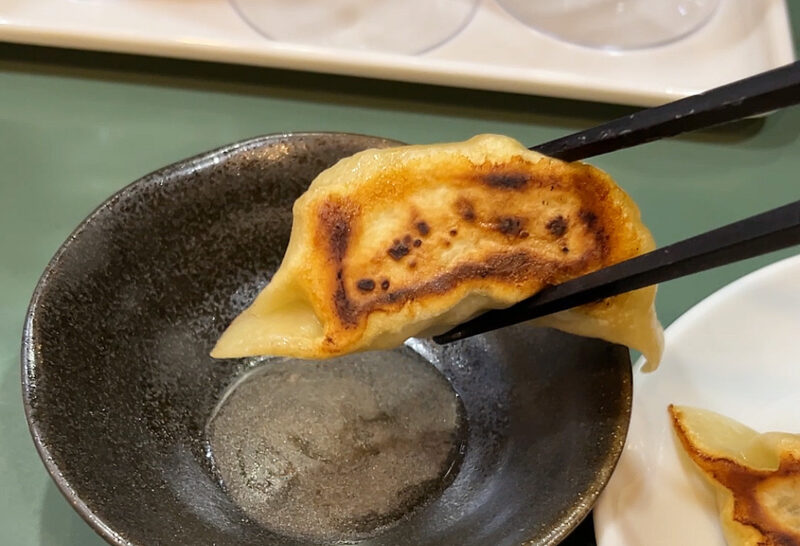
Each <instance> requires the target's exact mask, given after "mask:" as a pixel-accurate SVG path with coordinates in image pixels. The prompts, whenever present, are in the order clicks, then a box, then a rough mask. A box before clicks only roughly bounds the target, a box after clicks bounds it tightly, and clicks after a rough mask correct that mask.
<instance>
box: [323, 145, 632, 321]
mask: <svg viewBox="0 0 800 546" xmlns="http://www.w3.org/2000/svg"><path fill="white" fill-rule="evenodd" d="M542 161H543V162H544V163H542V165H539V164H537V163H530V162H528V161H527V160H525V159H523V158H522V157H521V156H512V157H511V158H510V159H509V160H508V161H506V162H504V163H502V164H497V163H489V162H486V163H483V164H480V165H474V164H472V163H469V162H468V161H461V160H459V161H457V162H455V164H454V165H450V164H448V165H447V166H446V167H445V168H443V169H442V173H441V174H439V173H437V176H440V179H438V180H435V181H434V182H431V181H428V182H425V183H423V182H419V183H417V182H413V181H412V182H410V183H407V184H405V185H404V186H403V187H402V191H404V192H407V193H406V194H402V193H401V194H398V195H395V196H394V198H395V199H399V200H400V201H397V202H398V203H403V202H404V201H403V199H405V198H412V199H413V195H414V192H415V191H418V190H420V188H422V189H424V188H430V187H446V188H448V189H449V190H451V192H450V193H451V194H452V195H448V198H449V199H452V201H450V204H449V205H448V204H447V203H440V202H432V203H426V202H415V203H413V204H405V205H402V204H400V205H399V206H405V207H406V208H407V209H408V212H407V214H408V218H409V220H408V221H407V222H408V223H406V224H404V225H405V226H406V227H405V230H407V231H405V232H403V231H400V232H396V233H394V234H393V235H390V237H392V238H391V239H389V240H388V241H386V242H385V243H384V246H383V247H382V250H381V251H380V254H379V255H377V256H375V257H372V258H370V259H369V263H370V266H369V267H366V266H362V267H361V268H360V269H358V268H357V269H358V270H352V271H350V270H348V267H350V266H348V262H349V263H350V264H351V266H352V263H353V261H352V259H351V260H348V250H349V247H348V243H349V241H350V239H351V238H352V237H356V238H359V237H364V238H369V237H370V234H369V228H368V226H364V230H365V232H364V233H360V232H359V231H358V230H357V229H356V228H355V227H354V225H353V224H354V223H355V222H357V221H358V220H359V219H360V217H359V215H363V214H364V213H365V211H370V210H373V208H374V210H377V211H382V210H389V209H391V208H392V207H393V206H395V204H394V203H387V202H380V201H379V200H378V199H374V198H372V196H371V195H369V194H359V193H358V192H354V193H353V194H351V195H349V196H348V197H347V198H343V197H340V196H330V197H328V198H327V199H326V200H325V201H324V202H323V203H322V204H321V205H319V214H318V218H319V223H318V227H317V229H318V230H319V233H318V234H317V238H318V239H319V238H322V239H327V245H326V246H327V248H328V249H329V255H330V261H331V263H332V264H333V267H332V269H331V273H330V274H331V275H332V276H333V277H334V281H333V282H334V287H335V290H334V291H333V302H332V303H333V305H332V307H333V309H332V310H333V312H334V314H335V318H336V319H338V322H340V323H341V325H342V326H344V327H345V328H348V329H349V328H354V327H359V325H361V326H363V325H364V324H365V320H366V317H367V316H368V315H369V314H370V313H373V312H375V311H378V310H382V311H385V310H391V309H390V308H396V307H397V306H399V305H402V304H404V303H406V302H409V301H413V300H419V299H423V298H425V297H427V296H431V295H438V294H442V293H444V292H446V291H448V290H453V289H454V288H456V287H458V286H459V285H461V284H465V283H470V282H472V281H480V280H481V279H492V280H493V281H496V282H499V283H505V284H506V285H510V286H511V285H513V286H515V287H516V288H518V289H522V290H529V291H535V290H539V289H541V288H542V287H543V286H545V285H546V284H548V283H552V284H554V283H557V282H561V281H563V280H564V279H565V278H569V277H572V276H577V275H580V274H583V273H586V272H589V271H591V270H594V269H597V268H599V267H602V266H603V265H604V263H605V262H606V261H608V260H609V259H612V260H616V261H619V259H620V258H614V257H613V256H611V253H610V249H611V248H612V245H611V244H610V243H611V241H610V240H609V236H608V235H607V230H606V226H605V222H606V221H609V219H611V221H613V217H614V214H615V212H614V210H612V209H613V207H612V205H611V204H609V203H607V202H606V196H607V194H608V189H607V188H606V187H605V186H606V185H608V184H612V182H609V181H607V180H606V179H603V178H602V177H601V175H594V174H593V171H592V170H591V168H590V167H587V166H583V165H579V164H564V163H561V162H550V160H547V159H545V160H542ZM382 176H386V177H388V179H403V180H408V177H409V176H410V175H409V173H407V172H405V171H403V170H398V172H397V173H388V174H386V173H384V174H383V175H382ZM425 184H428V185H427V186H425ZM372 186H373V184H366V187H372ZM556 189H557V190H558V191H555V190H556ZM509 191H513V192H514V193H513V194H510V193H509ZM542 192H546V195H547V196H548V197H547V200H551V199H552V200H556V201H558V199H559V198H560V197H559V195H562V194H563V195H566V196H567V197H565V198H564V199H567V201H565V202H568V204H569V205H568V206H567V205H563V206H562V209H564V210H565V211H569V214H567V213H566V212H564V213H557V214H555V215H553V214H552V213H550V214H548V215H547V216H546V217H541V216H540V215H541V214H542V212H541V210H542V207H540V206H539V204H538V203H539V201H540V197H541V196H542ZM553 192H555V193H553ZM559 192H560V193H559ZM446 195H447V194H446ZM563 195H562V197H563ZM565 207H566V208H565ZM545 208H548V207H545ZM526 211H527V212H526ZM443 215H444V216H443ZM362 223H364V222H362ZM610 227H611V228H612V229H611V231H612V232H613V227H614V226H610ZM434 233H438V234H441V235H440V236H439V237H433V236H432V234H434ZM533 233H536V236H535V237H534V236H533V235H532V234H533ZM376 235H378V236H383V237H385V236H386V235H387V234H386V233H380V234H378V233H376ZM624 236H625V235H623V237H624ZM498 237H500V238H499V239H498ZM493 238H494V239H493ZM358 240H361V239H358ZM480 241H487V244H486V245H484V246H485V248H484V247H481V248H482V249H483V250H482V251H481V252H484V255H482V256H481V255H476V253H474V252H473V253H472V254H470V256H469V257H467V258H464V259H463V260H461V261H459V260H458V259H457V260H456V261H449V262H447V263H439V260H440V258H439V257H440V255H441V253H442V252H445V251H448V249H451V248H452V247H453V245H454V244H458V245H461V247H462V248H463V247H464V245H466V247H467V248H468V249H469V250H468V252H470V251H472V249H473V248H476V247H478V246H480V245H479V243H480ZM354 244H355V245H356V246H358V243H354ZM547 245H551V246H552V251H547V250H546V248H547ZM621 250H622V251H623V252H625V249H621ZM354 252H356V253H357V252H358V250H356V251H354ZM624 257H628V256H624ZM624 257H623V258H624ZM460 258H463V257H460ZM460 258H459V259H460ZM356 261H357V260H356ZM393 264H396V265H393ZM401 264H402V270H398V269H396V267H398V266H400V265H401ZM350 275H352V276H350ZM396 276H397V277H396ZM415 276H416V277H419V279H420V280H419V281H418V282H417V281H415ZM348 278H349V279H350V280H349V286H350V287H351V290H352V295H351V293H349V292H348V290H347V286H348V280H347V279H348ZM395 281H398V282H395ZM378 287H379V288H380V290H377V288H378ZM390 287H391V288H390ZM523 287H524V288H523Z"/></svg>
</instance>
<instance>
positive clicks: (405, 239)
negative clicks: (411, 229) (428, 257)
mask: <svg viewBox="0 0 800 546" xmlns="http://www.w3.org/2000/svg"><path fill="white" fill-rule="evenodd" d="M412 241H413V238H412V237H411V235H406V236H405V237H403V244H404V245H406V246H409V245H411V242H412Z"/></svg>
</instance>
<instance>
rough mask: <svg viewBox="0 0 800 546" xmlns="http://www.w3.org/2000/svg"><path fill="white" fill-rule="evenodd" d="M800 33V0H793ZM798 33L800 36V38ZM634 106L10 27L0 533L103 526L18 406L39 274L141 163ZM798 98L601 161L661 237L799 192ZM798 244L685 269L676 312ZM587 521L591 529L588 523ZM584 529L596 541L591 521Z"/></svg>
mask: <svg viewBox="0 0 800 546" xmlns="http://www.w3.org/2000/svg"><path fill="white" fill-rule="evenodd" d="M790 4H791V9H792V10H793V15H794V17H793V20H794V21H795V24H794V35H795V37H797V36H800V24H798V23H797V21H800V5H798V4H800V3H795V2H791V3H790ZM796 41H797V39H796ZM630 111H632V110H631V109H629V108H626V107H620V106H609V105H603V104H594V103H588V102H575V101H567V100H560V99H551V98H542V97H529V96H521V95H511V94H505V93H489V92H478V91H468V90H460V89H451V88H443V87H434V86H425V85H411V84H398V83H390V82H381V81H373V80H365V79H357V78H346V77H332V76H322V75H315V74H308V73H302V72H291V71H283V70H270V69H254V68H247V67H238V66H230V65H222V64H209V63H197V62H185V61H176V60H165V59H153V58H144V57H132V56H124V55H113V54H103V53H89V52H80V51H66V50H58V49H49V48H37V47H28V46H18V45H11V44H2V43H0V167H1V170H0V257H1V258H0V544H2V545H9V546H34V545H42V546H98V545H100V544H105V543H104V542H103V541H102V540H101V539H100V538H99V537H98V536H96V535H95V534H94V532H93V531H92V530H91V529H90V527H89V526H88V525H87V524H85V523H84V522H83V520H82V519H81V518H80V517H79V516H78V515H77V514H76V513H75V512H74V511H73V510H72V509H71V508H70V506H69V505H68V503H67V502H66V501H65V500H64V499H63V498H62V496H61V494H60V493H59V491H58V490H57V489H56V487H55V485H54V484H53V482H52V481H51V480H50V478H49V477H48V475H47V473H46V472H45V469H44V466H43V465H42V463H41V462H40V460H39V458H38V456H37V454H36V451H35V450H34V447H33V443H32V441H31V439H30V436H29V433H28V429H27V425H26V423H25V418H24V416H23V410H22V400H21V394H20V371H19V352H20V337H21V331H22V323H23V318H24V315H25V311H26V307H27V304H28V301H29V298H30V296H31V293H32V291H33V289H34V286H35V284H36V282H37V280H38V278H39V275H40V274H41V272H42V270H43V268H44V267H45V265H46V264H47V262H48V261H49V260H50V258H51V256H52V255H53V253H54V252H55V250H56V249H57V248H58V246H59V245H60V244H61V243H62V242H63V241H64V239H65V238H66V237H67V235H68V234H69V233H70V231H71V230H72V229H73V228H74V227H75V226H76V225H77V224H78V222H80V221H81V220H82V219H83V218H84V217H85V216H86V215H87V214H88V213H89V212H90V211H91V210H92V209H93V208H94V207H95V206H97V205H98V204H99V203H100V202H101V201H103V200H104V199H105V198H106V197H108V196H109V195H110V194H112V193H113V192H114V191H116V190H118V189H120V188H121V187H123V186H124V185H126V184H128V183H129V182H131V181H133V180H135V179H136V178H138V177H140V176H142V175H144V174H146V173H148V172H150V171H152V170H155V169H157V168H159V167H161V166H164V165H166V164H169V163H172V162H174V161H177V160H179V159H182V158H184V157H187V156H190V155H194V154H196V153H199V152H202V151H204V150H207V149H211V148H214V147H217V146H220V145H223V144H226V143H230V142H233V141H236V140H239V139H244V138H248V137H252V136H256V135H260V134H266V133H277V132H286V131H319V130H321V131H348V132H356V133H366V134H373V135H381V136H385V137H390V138H395V139H398V140H401V141H405V142H409V143H427V142H436V141H449V140H462V139H465V138H468V137H469V136H471V135H473V134H476V133H483V132H494V133H503V134H507V135H510V136H513V137H515V138H517V139H519V140H521V141H522V142H525V143H527V144H529V145H533V144H536V143H539V142H542V141H545V140H548V139H551V138H555V137H558V136H560V135H563V134H565V133H568V132H572V131H575V130H578V129H581V128H585V127H588V126H591V125H593V124H596V123H598V122H601V121H603V120H606V119H610V118H613V117H617V116H619V115H623V114H625V113H628V112H630ZM798 135H800V108H794V109H789V110H784V111H780V112H777V113H775V114H773V115H772V116H770V117H769V118H767V119H766V120H751V121H746V122H741V123H738V124H734V125H731V126H728V127H725V128H720V129H716V130H710V131H706V132H702V133H697V134H693V135H691V136H685V137H681V138H675V139H672V140H668V141H661V142H657V143H652V144H649V145H646V146H642V147H639V148H636V149H632V150H626V151H622V152H617V153H614V154H611V155H608V156H605V157H599V158H597V159H595V160H593V161H592V162H593V163H594V164H596V165H598V166H599V167H601V168H603V169H606V170H607V171H608V172H610V173H611V174H612V175H613V176H614V177H615V178H616V180H617V181H618V182H619V184H620V185H621V186H622V187H623V188H624V189H625V190H626V191H628V192H629V193H630V194H631V195H632V196H633V198H634V199H635V200H636V202H637V203H638V204H639V206H640V207H641V209H642V212H643V216H644V219H645V221H646V223H647V225H648V226H649V227H650V228H651V229H652V231H653V233H654V235H655V237H656V240H657V241H658V242H659V244H662V245H663V244H668V243H671V242H674V241H676V240H679V239H682V238H684V237H688V236H691V235H693V234H695V233H698V232H701V231H704V230H707V229H711V228H713V227H715V226H719V225H722V224H724V223H727V222H731V221H734V220H737V219H740V218H743V217H745V216H749V215H751V214H754V213H757V212H760V211H763V210H766V209H769V208H771V207H775V206H778V205H781V204H784V203H787V202H789V201H792V200H796V199H798V198H800V181H799V180H798V173H800V137H799V136H798ZM794 253H797V249H795V250H794V251H784V252H778V253H774V254H770V255H768V256H765V257H762V258H758V259H753V260H748V261H745V262H742V263H738V264H734V265H730V266H726V267H723V268H720V269H716V270H713V271H709V272H705V273H702V274H698V275H694V276H692V277H691V278H685V279H680V280H676V281H672V282H670V283H667V284H665V285H663V286H662V287H661V288H660V292H659V295H658V301H657V307H658V313H659V316H660V318H661V320H662V322H663V323H664V325H665V326H666V325H669V323H671V322H672V321H673V320H675V319H676V318H677V317H678V316H679V315H681V314H682V313H683V312H685V311H686V310H687V309H689V308H690V307H691V306H693V305H694V304H695V303H697V302H698V301H700V300H701V299H703V298H704V297H706V296H708V295H709V294H711V293H712V292H714V291H715V290H717V289H718V288H720V287H722V286H724V285H725V284H727V283H729V282H731V281H733V280H734V279H736V278H738V277H740V276H742V275H744V274H746V273H748V272H750V271H753V270H755V269H757V268H759V267H761V266H763V265H765V264H767V263H770V262H772V261H775V260H777V259H779V258H782V257H785V256H788V255H791V254H794ZM578 535H579V536H578ZM568 542H569V543H570V544H576V545H577V544H589V543H591V542H592V539H591V525H590V523H589V522H587V523H586V524H585V525H584V526H582V530H581V531H580V532H579V533H577V534H576V535H573V537H572V538H571V539H570V540H569V541H568Z"/></svg>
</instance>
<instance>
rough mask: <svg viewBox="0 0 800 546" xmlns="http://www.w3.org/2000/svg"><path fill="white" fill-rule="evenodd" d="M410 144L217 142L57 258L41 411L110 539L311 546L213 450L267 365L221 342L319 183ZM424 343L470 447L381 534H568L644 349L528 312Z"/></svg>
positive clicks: (31, 397)
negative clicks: (230, 398) (448, 341)
mask: <svg viewBox="0 0 800 546" xmlns="http://www.w3.org/2000/svg"><path fill="white" fill-rule="evenodd" d="M390 144H392V142H390V141H386V140H383V139H378V138H372V137H365V136H358V135H345V134H295V135H275V136H267V137H262V138H257V139H253V140H249V141H246V142H242V143H239V144H235V145H232V146H229V147H226V148H223V149H220V150H216V151H212V152H209V153H206V154H203V155H201V156H198V157H195V158H193V159H189V160H187V161H184V162H181V163H179V164H176V165H173V166H170V167H167V168H165V169H163V170H160V171H158V172H156V173H153V174H151V175H149V176H146V177H144V178H142V179H141V180H139V181H137V182H135V183H133V184H131V185H130V186H128V187H127V188H125V189H123V190H122V191H120V192H119V193H117V194H116V195H114V196H113V197H112V198H111V199H109V200H108V201H107V202H105V203H104V204H103V205H102V206H100V207H99V208H98V209H97V210H96V211H95V212H94V213H92V214H91V215H90V216H89V218H88V219H87V220H86V221H84V222H83V223H82V224H81V225H80V226H79V227H78V228H77V229H76V231H75V232H74V233H73V234H72V235H71V236H70V237H69V239H68V240H67V241H66V242H65V243H64V245H63V246H62V247H61V249H60V250H59V251H58V253H57V254H56V256H55V257H54V258H53V260H52V261H51V263H50V264H49V266H48V267H47V270H46V271H45V273H44V275H43V276H42V279H41V281H40V283H39V285H38V287H37V288H36V291H35V293H34V295H33V300H32V302H31V306H30V310H29V313H28V316H27V320H26V324H25V330H24V339H23V347H22V367H23V370H22V372H23V390H24V402H25V409H26V413H27V417H28V422H29V425H30V428H31V432H32V434H33V438H34V441H35V443H36V446H37V448H38V450H39V453H40V455H41V457H42V459H43V460H44V462H45V465H46V466H47V469H48V471H49V472H50V473H51V475H52V476H53V479H54V480H55V481H56V483H57V484H58V486H59V488H60V489H61V490H62V492H63V493H64V494H65V496H66V497H67V499H68V500H69V501H70V502H71V503H72V505H73V506H74V507H75V508H76V510H78V512H80V513H81V515H82V516H83V517H84V518H85V519H86V520H87V521H88V522H89V523H90V524H91V525H92V526H93V527H94V528H95V529H96V530H97V531H98V532H99V533H100V534H101V535H102V536H103V537H105V538H106V539H107V540H108V541H109V542H110V543H112V544H118V545H137V546H145V545H148V546H151V545H152V546H154V545H159V546H168V545H192V546H203V545H216V546H229V545H230V546H233V545H236V546H249V545H253V546H256V545H259V546H265V545H295V544H299V542H297V541H295V540H291V539H288V538H285V537H280V536H277V535H275V534H273V533H271V532H269V531H267V530H265V529H263V528H261V527H259V526H258V525H257V524H256V523H254V522H252V521H251V520H249V519H248V518H247V517H246V516H245V515H244V514H243V513H242V511H241V510H240V509H239V508H238V507H237V506H236V505H234V504H233V503H232V502H231V501H230V500H229V499H228V497H227V496H226V494H225V493H224V491H223V490H222V489H221V487H220V485H219V481H218V477H217V476H216V475H215V473H214V470H213V468H211V466H210V465H209V463H208V458H207V457H206V454H205V445H206V443H205V437H204V427H205V424H206V421H207V419H208V417H209V415H210V414H211V412H212V409H213V408H214V406H215V404H216V403H217V401H218V399H219V397H220V395H221V394H222V393H223V392H224V391H225V389H226V387H228V386H229V385H230V384H231V383H232V382H233V381H234V380H235V379H236V378H237V377H238V376H239V375H241V374H242V373H243V372H244V371H245V369H247V368H248V367H250V366H252V363H251V362H249V361H247V360H229V361H215V360H213V359H211V358H210V357H209V356H208V352H209V350H210V349H211V347H212V345H213V344H214V341H215V340H216V338H217V336H218V335H219V334H220V333H221V331H222V329H223V328H224V327H225V326H226V325H227V324H228V322H229V321H230V320H231V319H232V318H233V317H234V316H235V315H236V314H237V313H238V312H239V311H240V310H241V309H242V308H243V307H244V306H245V305H246V304H247V303H248V302H249V301H250V300H251V298H252V297H253V296H254V295H255V294H256V293H257V291H258V290H259V289H260V288H261V287H263V286H264V285H265V284H266V282H267V281H268V279H269V277H270V275H271V274H272V273H273V272H274V271H275V269H276V268H277V267H278V265H279V263H280V260H281V257H282V254H283V251H284V248H285V246H286V243H287V241H288V237H289V232H290V227H291V205H292V203H293V202H294V200H295V199H296V198H297V197H298V196H299V195H300V194H301V193H302V191H303V190H304V189H305V188H306V187H307V186H308V184H309V182H310V181H311V180H312V179H313V178H314V177H315V176H316V174H317V173H319V172H320V171H321V170H323V169H324V168H326V167H328V166H330V165H332V164H333V163H334V162H335V161H336V160H337V159H339V158H341V157H344V156H347V155H350V154H352V153H355V152H356V151H359V150H361V149H364V148H368V147H382V146H387V145H390ZM413 345H414V347H413V348H414V350H416V351H417V352H418V353H419V354H420V355H421V356H423V357H424V358H426V359H427V360H429V361H430V362H432V363H433V365H435V366H436V367H437V368H439V369H440V370H441V371H442V372H443V373H444V375H445V376H446V377H447V378H448V379H449V380H450V382H451V383H452V385H453V386H454V388H455V389H456V391H457V392H458V393H459V394H460V395H461V397H462V400H463V402H464V408H465V412H466V418H467V423H468V427H469V433H468V439H467V449H466V453H465V456H464V460H463V462H462V464H461V468H460V471H459V474H458V476H457V477H456V478H455V480H454V481H453V483H452V484H451V485H450V486H449V487H448V488H447V489H446V490H445V491H444V493H443V494H442V495H441V496H440V497H439V498H437V499H435V500H434V501H433V502H431V503H430V504H428V505H426V506H424V507H422V508H421V509H420V510H418V511H416V512H414V513H413V514H412V515H411V516H410V517H409V518H407V519H406V520H404V521H402V522H401V523H400V524H398V525H397V526H395V527H393V528H391V529H390V530H389V531H387V532H386V533H385V534H383V535H380V536H378V537H376V538H371V539H368V540H365V541H363V542H362V543H363V544H370V545H387V546H389V545H392V546H394V545H405V544H409V545H458V546H470V545H481V546H486V545H493V546H503V545H509V546H511V545H518V544H521V543H527V542H530V543H531V544H555V543H557V542H559V541H560V540H561V539H562V538H563V537H564V536H566V535H567V534H568V533H569V531H570V530H571V529H572V528H573V527H574V526H575V525H577V523H578V522H580V520H581V519H582V518H583V517H585V515H586V514H587V513H588V512H589V510H590V508H591V505H592V503H593V502H594V499H595V498H596V496H597V494H598V493H599V491H600V490H601V489H602V487H603V486H604V484H605V483H606V481H607V479H608V477H609V475H610V473H611V471H612V469H613V467H614V464H615V463H616V460H617V457H618V456H619V453H620V450H621V449H622V445H623V442H624V436H625V431H626V429H627V423H628V417H629V411H630V394H631V374H630V360H629V357H628V353H627V350H626V349H624V348H622V347H619V346H613V345H609V344H607V343H603V342H599V341H596V340H587V339H583V338H577V337H573V336H568V335H565V334H561V333H558V332H554V331H551V330H534V329H531V328H528V327H524V326H518V327H515V328H510V329H505V330H503V331H500V332H494V333H491V334H488V335H485V336H481V337H478V338H474V339H471V340H466V341H464V342H460V343H458V344H453V345H450V346H446V347H439V346H436V345H435V344H433V343H431V342H427V341H419V342H415V343H414V344H413Z"/></svg>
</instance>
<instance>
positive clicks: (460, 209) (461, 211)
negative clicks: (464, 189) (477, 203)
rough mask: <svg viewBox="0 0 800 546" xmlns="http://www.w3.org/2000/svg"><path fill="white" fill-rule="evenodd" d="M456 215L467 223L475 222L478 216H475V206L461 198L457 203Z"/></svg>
mask: <svg viewBox="0 0 800 546" xmlns="http://www.w3.org/2000/svg"><path fill="white" fill-rule="evenodd" d="M455 208H456V213H458V215H459V216H460V217H461V218H463V219H464V220H465V221H467V222H474V221H475V218H476V215H475V207H474V206H473V204H472V203H471V202H470V201H469V200H468V199H465V198H463V197H462V198H460V199H459V200H457V201H456V205H455Z"/></svg>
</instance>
